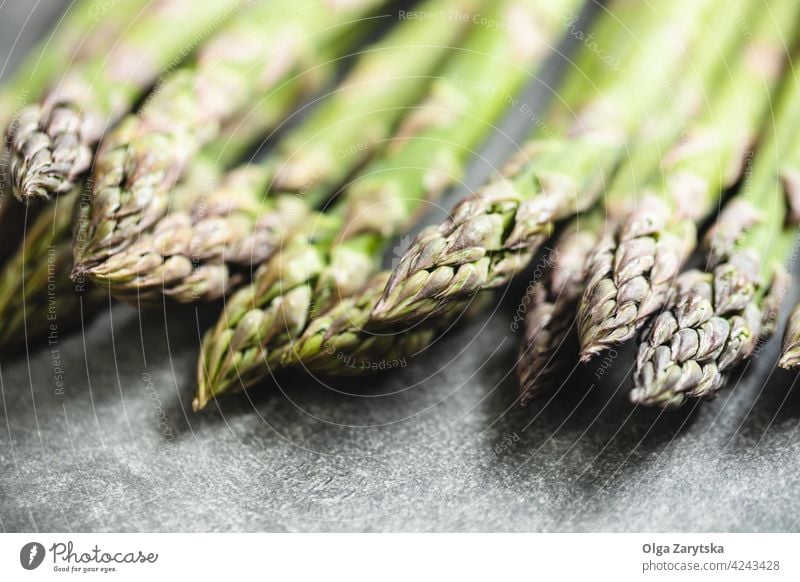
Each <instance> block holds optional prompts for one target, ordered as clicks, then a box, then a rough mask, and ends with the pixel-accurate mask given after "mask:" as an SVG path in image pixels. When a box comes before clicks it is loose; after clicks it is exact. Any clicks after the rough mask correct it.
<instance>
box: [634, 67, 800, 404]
mask: <svg viewBox="0 0 800 582" xmlns="http://www.w3.org/2000/svg"><path fill="white" fill-rule="evenodd" d="M799 105H800V84H799V83H798V81H797V79H796V77H795V76H794V75H793V74H788V75H787V78H786V79H785V81H784V83H783V88H782V90H781V94H780V98H779V105H778V109H777V111H776V113H775V114H774V127H772V128H770V131H768V132H767V133H766V135H764V136H763V138H762V144H761V146H760V151H759V152H758V153H757V155H756V160H755V163H754V166H753V169H752V175H751V176H750V177H749V178H748V180H746V181H745V183H744V184H743V186H742V190H741V191H740V192H739V193H738V194H737V195H736V197H735V198H734V200H732V201H731V202H729V203H728V205H727V207H726V211H725V212H723V213H722V214H721V216H720V218H719V219H718V221H717V223H716V224H715V225H714V227H713V228H712V229H711V230H710V231H709V233H708V235H707V237H706V244H705V248H706V249H707V253H708V261H709V265H710V266H709V268H708V269H707V270H697V269H695V270H691V271H687V272H686V273H683V274H681V275H680V276H679V277H678V279H677V281H676V282H675V284H674V286H673V287H672V289H671V290H670V298H669V300H668V301H667V304H666V309H665V311H664V312H662V313H661V314H659V315H658V317H656V319H655V320H654V321H653V323H652V325H651V326H650V328H649V330H648V331H647V332H646V334H645V336H644V340H643V341H642V344H641V345H640V347H639V353H638V356H637V359H636V370H635V374H634V384H635V388H634V390H633V391H632V392H631V400H632V401H633V402H635V403H637V404H644V405H655V406H661V407H665V408H674V407H677V406H680V405H681V404H683V403H685V402H686V401H687V400H689V399H697V398H709V397H713V396H714V395H715V394H716V392H717V391H718V390H719V389H720V387H721V386H722V385H723V383H724V380H725V378H726V375H727V374H728V373H729V372H730V371H731V370H732V369H733V368H734V367H735V366H736V365H737V364H739V363H741V362H742V361H744V360H745V359H747V358H748V357H750V355H751V354H752V353H753V350H754V349H755V347H756V344H757V341H758V339H759V337H760V336H762V335H766V334H768V333H770V332H771V331H772V330H773V329H774V326H775V319H776V317H777V316H776V312H777V306H778V305H779V304H780V301H781V296H782V293H783V291H784V280H785V275H784V271H783V268H782V262H783V261H784V260H785V259H786V257H787V255H788V254H789V250H790V249H791V247H792V241H793V239H794V235H795V229H794V228H793V227H787V225H786V221H787V218H788V217H789V213H788V196H789V194H788V193H787V189H786V184H787V182H786V179H785V177H784V176H785V174H783V173H782V172H783V168H784V160H785V159H787V160H796V159H797V157H796V156H797V151H798V146H797V140H796V139H795V138H796V135H797V131H798V128H800V106H799ZM788 168H789V171H790V172H794V171H796V166H792V165H790V166H788ZM776 170H777V172H776Z"/></svg>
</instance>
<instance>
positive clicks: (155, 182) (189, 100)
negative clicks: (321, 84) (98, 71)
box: [74, 0, 383, 276]
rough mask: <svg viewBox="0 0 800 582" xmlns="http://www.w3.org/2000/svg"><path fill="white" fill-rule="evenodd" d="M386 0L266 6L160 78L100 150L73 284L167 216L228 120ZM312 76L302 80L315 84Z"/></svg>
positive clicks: (285, 1) (293, 0)
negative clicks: (200, 154) (178, 188)
mask: <svg viewBox="0 0 800 582" xmlns="http://www.w3.org/2000/svg"><path fill="white" fill-rule="evenodd" d="M382 1H383V0H354V1H352V2H333V3H331V2H319V1H318V0H272V1H270V2H260V3H258V4H255V5H253V6H252V8H250V9H249V10H248V11H247V12H243V13H241V14H240V15H239V16H238V17H236V18H235V19H234V20H233V21H232V22H231V23H230V24H229V25H228V26H226V27H225V28H224V29H223V30H222V31H220V33H218V35H217V36H215V37H214V38H213V39H212V40H211V41H210V42H209V43H207V44H206V45H205V46H204V47H203V48H202V49H201V51H200V54H199V55H198V57H197V62H196V64H194V65H193V66H191V67H186V68H183V69H180V70H178V71H177V72H175V73H174V74H172V75H170V76H169V77H168V78H167V79H165V81H164V83H163V84H161V85H160V86H159V87H158V88H157V90H156V91H155V92H154V93H153V95H151V97H150V99H149V100H148V102H147V103H146V104H145V106H144V107H143V109H142V111H141V112H140V113H139V114H138V116H137V115H131V116H129V117H127V118H125V119H124V120H123V121H122V122H121V123H120V124H119V126H118V127H117V128H116V129H115V130H114V131H113V132H111V133H110V134H109V135H108V136H107V137H106V138H105V139H104V140H103V143H102V145H101V146H100V148H99V149H98V155H97V158H96V160H95V168H94V173H93V193H92V200H91V208H90V212H89V214H88V217H87V219H86V220H85V221H82V222H83V224H81V225H80V230H81V231H83V232H84V233H85V236H84V239H85V240H84V242H83V243H82V244H79V245H76V247H75V251H74V252H75V264H76V273H75V276H78V275H80V274H81V273H83V272H85V271H86V269H88V268H89V267H90V266H92V265H94V264H96V263H98V262H100V261H102V260H104V259H105V258H107V257H108V256H110V255H111V254H113V253H115V252H118V251H119V250H121V249H123V248H125V247H126V246H128V245H129V244H131V243H132V242H133V241H134V240H135V238H136V235H138V234H139V233H141V232H143V231H144V230H146V229H148V228H150V227H151V226H152V225H153V224H154V223H155V221H156V220H158V219H159V218H161V217H162V216H163V215H164V214H165V212H166V211H167V210H168V207H169V191H170V189H171V188H172V186H173V185H174V184H175V183H176V182H177V181H178V180H179V179H180V177H181V175H182V173H183V170H184V168H185V167H186V163H187V161H189V160H191V159H192V158H193V157H194V156H195V155H196V153H197V151H198V150H199V149H200V148H201V147H202V146H203V145H204V144H205V143H208V142H209V141H210V140H212V139H213V138H214V137H215V136H216V135H217V132H218V128H219V127H220V126H221V125H222V124H224V123H225V121H226V120H227V119H230V118H231V117H236V116H238V115H239V114H240V112H241V111H242V110H246V109H247V108H248V107H250V104H251V103H252V102H253V101H254V100H256V98H257V97H258V96H260V95H267V98H269V95H270V93H271V92H272V91H275V90H276V89H279V88H280V87H281V86H282V85H283V84H285V83H287V82H292V81H294V80H295V79H296V77H297V74H298V72H300V71H306V70H307V69H310V71H311V73H313V68H311V67H307V66H306V65H307V64H308V63H309V62H313V59H315V58H316V56H317V55H318V53H319V52H320V51H322V50H323V49H322V47H324V46H326V45H327V44H328V43H330V42H333V41H335V40H336V38H337V37H340V36H342V35H344V34H346V33H347V32H350V33H352V31H353V28H354V27H355V26H356V23H355V20H354V19H357V18H358V17H360V16H363V15H365V14H367V13H368V12H369V10H370V9H372V8H375V7H376V6H378V5H380V4H381V3H382ZM311 73H308V74H303V75H301V78H302V79H303V80H305V81H308V82H309V87H307V89H312V88H313V87H315V86H316V85H317V83H316V82H315V76H314V75H313V74H311Z"/></svg>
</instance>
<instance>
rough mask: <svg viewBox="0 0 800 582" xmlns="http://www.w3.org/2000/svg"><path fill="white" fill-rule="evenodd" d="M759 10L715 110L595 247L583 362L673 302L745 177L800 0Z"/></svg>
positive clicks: (694, 126) (584, 310) (583, 313)
mask: <svg viewBox="0 0 800 582" xmlns="http://www.w3.org/2000/svg"><path fill="white" fill-rule="evenodd" d="M733 12H734V13H735V12H736V11H733ZM759 13H760V17H759V18H758V21H757V23H756V26H755V27H754V30H753V32H752V33H751V35H750V36H749V37H748V38H747V39H746V40H744V44H742V43H741V41H740V42H739V43H737V46H735V47H734V51H735V52H737V53H739V54H740V55H741V56H740V57H738V58H736V59H735V60H734V61H733V62H734V63H735V64H734V65H733V67H734V70H732V71H731V76H730V77H728V78H725V79H723V80H722V83H723V88H722V89H716V90H715V96H714V97H713V99H712V104H711V106H710V108H709V109H708V111H707V112H706V114H705V115H704V116H702V117H701V118H700V119H698V120H697V121H696V122H693V123H691V124H690V127H689V129H688V130H687V132H686V133H685V135H684V138H683V140H682V141H681V142H679V143H678V144H676V145H675V146H674V147H673V148H671V150H670V151H669V152H668V153H667V154H666V155H665V156H664V159H663V162H662V172H661V174H660V175H659V176H658V177H656V179H655V180H653V181H652V182H651V183H650V184H648V185H646V186H645V189H644V197H643V198H642V200H641V201H640V202H638V203H637V205H636V208H635V209H634V210H633V211H632V212H630V213H628V215H627V216H626V217H625V218H624V219H623V220H622V221H621V226H620V227H619V229H618V230H617V231H616V232H612V233H610V234H609V235H608V236H607V238H606V239H605V240H604V244H602V245H600V246H599V247H598V251H597V252H595V253H594V254H593V256H592V258H591V261H590V265H589V268H588V269H587V272H588V273H591V278H590V281H589V283H588V285H587V287H586V290H585V292H584V295H583V299H582V302H581V307H580V313H579V317H578V322H579V329H580V337H581V358H582V359H583V360H589V359H591V358H592V357H593V356H594V355H597V354H599V353H601V352H602V351H604V350H605V349H607V348H608V347H610V346H612V345H614V344H617V343H621V342H623V341H626V340H628V339H630V338H632V337H633V335H634V334H635V333H636V331H637V330H638V329H639V328H641V327H642V326H643V325H644V323H645V322H646V321H647V319H648V318H649V317H650V316H651V315H652V314H653V313H655V312H656V311H658V310H659V309H660V308H661V307H662V306H663V305H664V301H665V299H666V295H667V293H668V291H669V287H670V285H671V284H672V282H673V281H674V279H675V277H676V276H677V274H678V272H679V270H680V268H681V265H683V263H684V261H685V260H686V258H687V257H688V256H689V254H690V253H691V251H692V250H693V249H694V246H695V240H696V237H697V235H696V230H697V224H698V223H699V222H701V221H702V220H703V219H704V218H705V216H707V215H708V214H709V213H710V212H711V211H712V210H713V209H714V207H715V205H716V203H717V200H718V198H719V196H720V195H721V192H722V191H723V190H725V189H726V188H729V187H730V186H732V185H733V184H734V183H736V181H737V180H738V179H739V177H740V176H741V174H742V171H743V169H744V165H745V162H746V159H747V156H748V155H749V154H748V152H749V150H750V148H751V146H752V144H753V143H754V142H755V138H756V136H757V132H758V127H759V122H760V121H761V120H762V119H763V116H764V113H765V111H766V109H767V107H768V105H769V101H770V93H771V91H772V89H773V88H774V86H775V84H776V83H777V80H778V77H779V73H780V70H781V68H782V63H783V62H784V61H785V58H784V54H783V43H784V42H786V41H787V39H788V38H790V37H791V36H792V33H793V29H794V28H795V22H796V17H797V14H798V4H797V3H796V2H794V0H788V1H783V2H781V1H778V2H775V3H773V4H772V13H767V12H765V11H764V10H763V9H760V10H759ZM728 20H729V21H731V22H732V24H730V25H729V28H733V29H736V28H737V27H739V26H740V24H739V23H738V22H736V18H735V17H733V16H731V17H730V18H728ZM705 51H706V54H707V53H708V52H709V51H708V49H707V48H706V49H705ZM731 52H733V51H731ZM701 58H702V57H701ZM726 66H729V65H727V64H726Z"/></svg>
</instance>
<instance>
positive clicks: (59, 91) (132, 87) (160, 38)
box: [9, 0, 239, 201]
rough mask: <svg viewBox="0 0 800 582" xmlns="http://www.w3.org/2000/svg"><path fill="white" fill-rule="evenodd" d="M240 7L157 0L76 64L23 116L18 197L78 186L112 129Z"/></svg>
mask: <svg viewBox="0 0 800 582" xmlns="http://www.w3.org/2000/svg"><path fill="white" fill-rule="evenodd" d="M238 5H239V0H219V1H216V2H211V3H204V4H203V5H202V7H198V6H197V4H194V3H192V2H190V1H189V0H154V4H153V6H151V7H149V8H148V9H147V10H145V11H144V12H143V13H142V14H141V16H140V18H139V19H138V20H137V21H136V22H134V23H133V24H131V25H130V26H129V27H128V28H127V29H126V30H125V31H123V33H122V34H121V36H120V38H119V40H118V41H117V42H116V43H115V44H114V45H112V46H111V48H110V49H109V50H108V51H102V52H98V53H97V54H95V55H94V57H93V58H91V59H88V60H86V61H84V62H81V63H78V64H76V65H75V66H73V67H71V68H70V69H69V71H68V72H67V73H66V75H65V76H64V77H63V78H62V79H60V80H59V82H58V83H57V84H56V85H55V86H53V88H52V89H50V90H49V91H48V93H47V95H46V96H45V98H44V99H43V100H42V101H41V102H40V103H37V104H35V105H31V106H29V107H26V108H25V109H24V110H23V111H22V112H21V113H20V115H19V118H18V119H17V121H16V123H17V131H16V132H15V133H14V134H13V136H9V142H10V147H11V150H12V160H11V177H12V182H13V187H14V193H15V194H16V196H17V197H18V198H19V199H20V200H23V201H41V200H47V199H49V198H51V197H52V196H55V195H58V194H65V193H67V192H69V191H70V190H72V188H74V187H75V185H76V184H77V183H78V181H79V180H80V178H81V176H82V175H83V174H84V173H85V172H86V171H87V170H89V167H90V165H91V163H92V155H93V152H94V147H95V145H96V144H97V142H98V141H99V140H100V138H101V137H102V135H103V133H104V132H105V130H106V129H107V128H108V127H109V126H110V125H112V124H113V123H114V122H115V121H116V120H117V119H119V118H120V117H121V116H122V115H123V114H125V113H127V112H128V111H129V110H130V109H131V108H132V106H133V105H134V103H135V102H136V101H137V100H138V99H139V98H140V97H141V96H142V95H143V94H144V93H145V91H146V90H147V89H148V87H150V86H151V85H152V84H153V82H154V81H155V80H156V78H157V76H158V74H159V73H160V72H161V71H163V70H164V69H165V68H167V67H169V66H174V63H176V62H177V61H179V60H180V59H181V58H183V57H185V56H186V54H187V47H191V46H192V45H193V44H195V43H196V42H197V40H198V38H201V37H202V36H204V35H206V34H207V33H208V32H209V31H210V30H212V29H213V28H214V27H216V26H218V25H219V24H220V23H221V22H222V20H223V19H225V18H226V17H227V16H229V15H230V13H231V12H232V11H234V10H236V9H237V7H238Z"/></svg>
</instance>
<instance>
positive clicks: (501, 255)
mask: <svg viewBox="0 0 800 582" xmlns="http://www.w3.org/2000/svg"><path fill="white" fill-rule="evenodd" d="M708 4H709V2H695V3H692V5H691V6H686V5H684V4H680V3H671V4H670V5H669V6H668V7H666V8H665V9H664V11H663V12H662V13H659V14H655V13H653V12H652V7H650V6H649V5H646V4H644V3H641V4H636V5H635V6H634V7H633V8H631V11H632V13H633V16H632V18H633V19H634V20H635V21H637V22H639V21H643V24H642V25H641V26H638V27H637V30H638V31H640V34H641V37H642V38H644V39H645V40H644V44H643V46H639V44H638V42H637V41H636V40H634V39H632V38H629V43H628V50H627V51H626V53H627V54H628V55H629V59H630V62H629V63H627V64H626V65H625V66H624V67H623V68H622V70H617V69H616V68H612V67H607V68H606V69H603V71H604V74H605V78H602V79H599V80H596V79H592V80H593V81H595V86H597V87H599V89H598V90H599V91H600V93H601V96H600V97H598V98H596V99H593V100H591V101H590V102H589V103H588V104H585V105H583V106H582V107H580V108H579V115H578V119H577V122H576V123H575V124H574V125H573V126H572V127H571V128H567V129H564V130H562V129H561V128H560V127H559V125H560V122H559V119H563V118H565V117H567V116H568V113H564V112H563V111H562V112H561V113H560V114H559V113H556V114H555V115H554V116H552V117H551V119H553V120H554V121H552V122H551V123H550V124H549V125H550V126H552V127H553V128H555V129H550V127H549V126H547V124H546V127H544V128H537V135H536V137H534V139H533V140H531V142H529V143H528V145H527V146H526V147H525V148H524V151H523V152H522V153H521V155H519V156H518V158H517V159H516V160H514V161H513V163H512V164H510V166H509V169H508V171H507V172H505V174H504V175H503V176H502V177H501V178H500V179H499V180H495V181H493V182H490V183H489V184H488V185H487V186H486V187H484V188H483V189H482V190H481V191H479V192H478V193H477V194H476V195H474V196H471V197H469V198H467V199H466V200H464V201H463V202H461V203H460V204H459V205H458V206H456V208H455V209H454V210H453V212H452V214H451V217H450V218H448V219H447V220H446V221H444V222H443V223H442V224H440V225H439V226H434V227H431V228H428V229H425V230H424V231H423V232H422V233H420V235H419V236H418V237H417V238H416V240H415V242H414V244H413V245H412V246H411V248H410V249H409V250H408V252H407V253H406V254H405V255H404V257H403V258H402V259H401V261H400V263H399V264H398V266H397V268H396V269H395V270H394V273H393V275H392V278H391V279H390V282H389V284H388V285H387V288H386V291H385V293H384V296H383V298H382V299H381V301H380V302H379V303H378V305H377V306H376V309H375V312H374V313H373V318H374V319H375V320H376V321H380V322H391V321H398V320H404V321H407V322H411V321H418V320H420V319H423V318H425V317H427V316H429V315H431V314H433V313H435V312H436V311H437V310H438V309H439V308H441V307H442V306H443V305H444V304H446V303H447V302H449V301H452V300H454V299H456V298H463V297H468V296H470V295H472V294H474V293H477V292H478V291H479V290H481V289H487V288H492V287H497V286H499V285H502V284H504V283H505V282H507V281H508V280H509V279H510V278H511V277H512V276H513V275H514V274H515V273H516V272H517V271H518V270H519V269H520V267H522V266H524V265H525V264H526V263H527V262H528V261H529V260H530V257H531V256H532V255H533V253H534V252H535V250H536V249H537V248H538V247H539V245H540V244H541V242H542V241H543V240H545V239H546V238H547V236H548V234H549V233H550V231H551V230H552V225H553V222H554V221H557V220H562V219H565V218H567V217H569V216H570V215H572V214H575V213H576V212H577V211H580V210H582V209H585V208H586V207H588V206H590V205H591V204H592V203H593V202H594V200H595V198H596V197H597V196H598V195H599V193H600V192H601V190H602V184H603V181H604V179H605V178H606V177H607V176H608V175H609V174H610V173H611V171H612V170H613V168H614V167H615V166H616V165H617V163H618V162H619V160H620V158H621V157H622V156H623V155H624V153H625V151H626V148H625V143H626V138H627V137H628V136H629V135H630V133H631V131H632V130H633V129H634V128H635V127H636V126H637V125H638V124H639V123H640V121H641V119H642V117H643V115H644V112H645V111H646V109H647V108H648V107H649V106H651V105H653V103H654V102H655V101H656V100H657V99H658V97H659V95H660V94H661V92H662V86H663V79H664V78H665V77H668V76H670V75H671V74H672V73H673V72H675V70H676V69H677V68H678V67H679V65H680V64H681V62H682V58H683V51H682V50H681V47H682V46H683V45H684V44H686V42H687V41H688V40H689V39H691V38H692V37H693V36H694V35H695V31H696V30H697V21H698V20H700V18H699V17H700V15H701V14H702V13H703V8H704V7H706V6H708ZM642 11H643V12H642ZM637 13H638V14H637ZM607 18H616V17H614V16H608V17H607ZM625 24H626V23H625V22H624V21H623V22H619V23H618V25H619V26H620V27H621V28H622V30H623V32H621V33H620V34H627V35H628V36H629V37H630V34H629V33H627V32H624V27H625ZM587 50H589V49H587ZM570 78H577V79H578V82H577V83H576V84H577V85H580V84H581V83H580V81H581V80H582V75H581V74H580V71H574V72H572V74H571V75H570ZM569 83H570V80H569V79H568V82H567V85H569ZM590 91H591V87H590ZM569 93H570V92H569V91H568V94H569ZM577 93H578V94H580V92H577ZM584 93H585V91H584ZM568 104H569V103H568ZM548 130H549V131H548Z"/></svg>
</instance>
